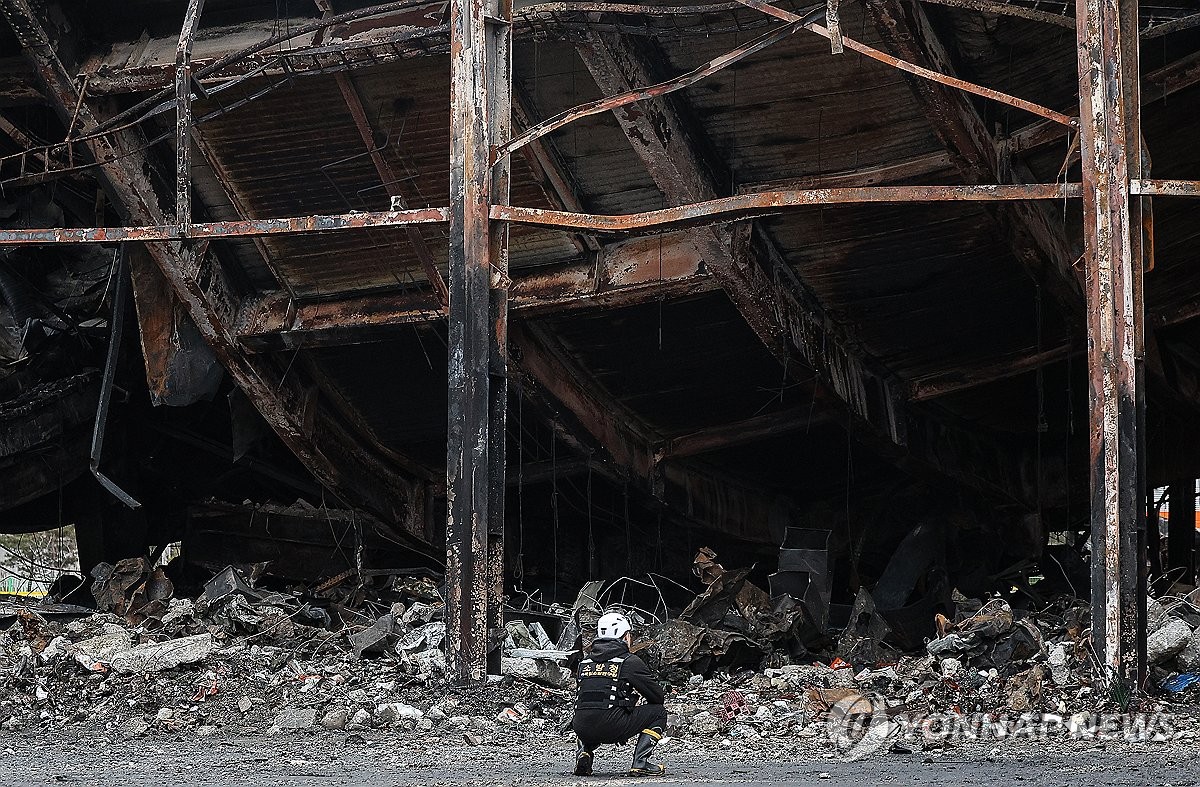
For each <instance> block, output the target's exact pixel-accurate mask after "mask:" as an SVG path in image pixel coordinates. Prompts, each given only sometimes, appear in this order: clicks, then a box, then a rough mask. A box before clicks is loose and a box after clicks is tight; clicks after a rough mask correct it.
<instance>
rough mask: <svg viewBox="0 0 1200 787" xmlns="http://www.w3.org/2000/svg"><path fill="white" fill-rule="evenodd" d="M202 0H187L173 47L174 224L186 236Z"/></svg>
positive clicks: (189, 215)
mask: <svg viewBox="0 0 1200 787" xmlns="http://www.w3.org/2000/svg"><path fill="white" fill-rule="evenodd" d="M203 11H204V0H188V5H187V13H186V14H185V15H184V17H183V27H182V28H181V29H180V31H179V43H178V44H177V45H176V47H175V224H176V225H178V227H179V234H180V235H182V236H185V237H186V236H187V234H188V226H189V225H190V224H191V223H192V43H193V42H194V41H195V39H196V31H197V30H199V29H200V14H201V13H203Z"/></svg>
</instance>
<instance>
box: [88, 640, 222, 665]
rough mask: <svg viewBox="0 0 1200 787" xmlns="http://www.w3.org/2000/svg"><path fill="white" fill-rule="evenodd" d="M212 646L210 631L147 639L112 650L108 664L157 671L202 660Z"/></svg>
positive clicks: (211, 650) (213, 648)
mask: <svg viewBox="0 0 1200 787" xmlns="http://www.w3.org/2000/svg"><path fill="white" fill-rule="evenodd" d="M215 649H216V643H214V642H213V638H212V634H197V635H195V636H193V637H180V638H179V639H172V640H168V641H167V642H148V643H146V644H144V645H138V646H137V647H134V648H130V649H129V650H123V651H120V652H118V653H115V654H113V656H112V659H111V662H110V665H111V666H112V668H113V670H114V671H116V672H125V673H139V674H141V673H148V672H161V671H163V670H168V669H174V668H175V667H178V666H179V665H181V664H195V663H196V662H199V661H204V659H206V658H208V657H209V656H210V655H211V654H212V652H213V651H214V650H215Z"/></svg>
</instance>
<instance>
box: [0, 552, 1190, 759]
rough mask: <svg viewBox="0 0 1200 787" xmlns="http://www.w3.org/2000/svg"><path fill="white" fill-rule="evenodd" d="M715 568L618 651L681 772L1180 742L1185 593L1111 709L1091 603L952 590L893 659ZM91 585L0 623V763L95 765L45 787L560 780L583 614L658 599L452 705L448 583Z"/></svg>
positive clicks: (855, 627) (555, 633) (1171, 604)
mask: <svg viewBox="0 0 1200 787" xmlns="http://www.w3.org/2000/svg"><path fill="white" fill-rule="evenodd" d="M715 558H716V555H715V554H714V553H713V552H712V551H711V550H708V549H702V550H701V551H700V552H699V553H698V554H697V556H696V563H695V568H696V572H695V573H696V575H697V578H698V581H695V582H694V584H696V585H697V586H698V589H702V592H700V593H698V594H696V595H695V596H694V597H693V599H692V601H691V603H689V604H688V605H687V606H686V607H684V608H682V609H676V608H672V607H670V606H669V605H667V604H666V603H665V602H664V601H662V599H663V595H661V594H660V595H659V596H658V598H659V600H660V602H661V606H660V607H656V608H655V609H654V610H647V609H641V608H638V607H636V606H633V605H631V604H628V603H626V604H625V605H624V607H623V608H624V609H626V610H627V611H628V614H630V615H631V616H632V617H634V618H635V619H636V620H638V621H639V622H638V623H637V626H638V636H637V639H636V641H635V644H634V650H635V651H637V652H639V653H640V654H641V655H642V656H643V657H644V658H645V659H646V660H647V662H648V663H650V664H651V665H652V666H653V667H655V668H656V669H657V671H658V675H659V678H660V680H662V681H663V682H664V683H666V684H667V685H668V686H669V692H668V698H667V706H668V711H669V717H668V730H667V734H668V736H669V742H668V744H667V745H666V747H665V749H664V752H665V754H666V756H667V757H668V759H669V761H672V762H677V763H678V770H673V771H672V773H675V774H678V775H679V776H680V777H687V778H688V779H689V780H692V777H693V776H699V777H703V778H716V779H718V781H717V782H714V783H723V782H721V781H719V779H727V780H728V781H730V782H731V783H742V782H747V781H754V780H755V779H761V780H765V781H772V780H781V779H785V778H786V779H792V778H793V777H799V778H820V776H819V774H820V773H822V772H827V773H829V774H830V778H848V777H849V776H850V775H851V774H853V773H855V772H856V771H853V770H845V769H842V768H841V766H842V765H843V764H845V763H848V762H849V763H853V762H859V763H870V764H869V765H860V766H858V767H869V768H871V769H872V773H883V772H892V773H893V775H894V777H895V778H897V779H902V780H907V779H908V778H909V777H910V775H911V777H912V778H923V777H922V774H923V773H925V772H926V771H929V770H930V767H931V766H933V769H934V770H937V771H938V772H939V773H941V775H940V776H938V777H936V778H935V779H934V781H936V780H937V779H946V778H947V777H946V776H945V773H944V772H943V771H945V769H946V768H950V769H951V770H953V768H957V767H959V766H963V765H964V764H966V763H980V764H984V767H985V772H986V768H988V767H992V764H993V763H996V762H1000V761H1003V760H1005V759H1006V758H1010V757H1012V758H1016V759H1022V758H1027V757H1029V756H1030V753H1031V749H1030V748H1029V747H1030V745H1032V744H1040V745H1042V746H1045V747H1048V748H1047V749H1046V751H1049V752H1051V753H1056V754H1053V755H1052V756H1050V757H1048V758H1047V757H1043V758H1042V759H1040V760H1039V762H1038V768H1039V769H1041V771H1040V772H1042V773H1044V774H1046V775H1047V777H1049V776H1050V775H1052V774H1053V769H1052V768H1051V767H1050V765H1051V764H1052V763H1053V762H1054V759H1053V756H1058V755H1061V756H1063V757H1068V756H1071V757H1073V756H1077V755H1078V753H1079V752H1088V753H1089V754H1088V756H1089V758H1090V757H1091V756H1092V753H1094V752H1096V751H1104V752H1110V753H1112V752H1129V753H1130V756H1132V755H1133V753H1134V752H1143V750H1145V749H1146V748H1147V747H1149V749H1150V750H1151V752H1152V754H1151V755H1150V756H1151V757H1157V758H1161V759H1162V760H1163V761H1164V762H1166V761H1167V760H1169V759H1170V758H1171V757H1174V756H1176V755H1175V753H1176V752H1177V751H1178V749H1179V747H1180V746H1188V747H1191V746H1194V745H1195V741H1196V738H1197V735H1200V712H1198V711H1200V685H1196V684H1197V682H1198V676H1197V671H1200V607H1198V606H1197V604H1196V601H1197V599H1196V598H1195V596H1196V594H1195V593H1192V594H1190V595H1188V596H1186V597H1185V596H1164V598H1163V599H1162V601H1161V602H1160V601H1151V602H1150V605H1149V613H1148V618H1149V623H1150V630H1151V633H1150V637H1149V654H1148V658H1149V661H1150V662H1152V663H1153V664H1154V665H1155V667H1154V668H1153V672H1152V678H1153V685H1152V689H1153V690H1152V692H1151V693H1148V694H1144V695H1138V696H1133V695H1130V694H1121V693H1119V692H1113V691H1111V690H1107V689H1105V688H1103V687H1102V686H1101V685H1100V684H1099V683H1097V682H1096V681H1095V679H1094V674H1095V671H1094V658H1093V657H1091V656H1090V654H1089V644H1088V642H1087V640H1086V637H1084V636H1083V632H1084V631H1085V630H1086V627H1087V616H1088V614H1089V610H1088V606H1087V605H1086V604H1084V603H1081V602H1079V601H1078V600H1075V599H1073V598H1071V597H1067V596H1061V597H1058V598H1057V599H1056V600H1054V601H1053V602H1051V603H1050V604H1048V605H1046V606H1044V607H1041V608H1038V609H1031V608H1029V607H1028V605H1027V604H1026V605H1021V604H1017V605H1016V608H1015V609H1014V606H1013V605H1012V604H1010V603H1009V601H1008V600H1006V599H1003V598H999V597H993V598H990V599H987V600H971V599H967V598H965V597H962V596H961V595H958V594H955V596H954V611H953V613H952V614H950V615H946V614H942V613H937V614H936V615H935V616H934V618H933V619H932V620H930V621H927V624H928V628H929V629H930V630H931V631H933V632H934V635H933V636H931V637H929V638H926V641H924V642H923V643H922V644H921V645H920V647H917V648H907V649H905V648H902V647H901V646H899V645H897V644H896V643H897V641H898V638H897V636H896V635H895V634H894V632H892V631H891V630H890V628H889V627H888V626H887V624H886V622H885V621H884V620H883V618H882V615H881V614H880V613H878V612H877V611H876V610H875V608H874V602H873V601H872V600H871V595H870V594H865V595H860V597H859V600H858V602H857V603H856V605H855V608H854V610H853V613H852V616H851V623H850V624H849V625H847V626H845V628H844V629H842V630H841V632H840V634H839V635H838V636H829V635H827V634H823V633H821V632H816V631H814V630H813V627H812V624H811V616H809V615H807V614H792V615H788V614H785V612H786V610H788V609H792V608H795V609H797V610H802V609H807V607H806V606H805V605H804V604H803V603H798V604H783V603H781V602H780V601H779V600H778V599H777V600H776V601H775V602H773V603H768V604H766V605H763V604H762V603H761V600H762V599H763V598H766V594H765V592H764V591H762V590H761V589H760V588H758V587H757V586H756V585H754V584H753V583H752V582H750V581H749V580H748V579H747V578H746V575H747V573H748V572H747V571H744V570H734V571H726V570H725V569H724V568H723V567H722V566H721V564H719V563H717V562H716V560H715ZM94 573H95V581H94V582H93V584H92V585H91V586H90V588H87V587H81V588H79V589H77V590H76V591H74V592H73V593H71V595H70V596H68V599H70V598H74V599H75V600H83V599H84V596H83V595H82V594H83V593H85V592H88V591H90V596H91V599H90V601H91V602H92V603H94V604H95V605H96V606H98V607H99V608H100V609H103V610H105V611H96V610H94V609H88V608H86V607H82V606H77V605H74V604H70V603H48V602H41V603H34V602H30V601H28V600H26V601H24V602H17V601H6V602H4V603H3V604H2V605H0V628H2V630H3V633H2V637H0V728H3V730H5V733H6V739H7V740H8V741H10V743H9V744H8V748H9V749H11V752H10V753H9V755H8V758H9V760H10V761H14V762H16V761H19V760H20V758H21V757H23V756H26V755H24V754H22V751H23V750H22V748H21V747H22V746H28V745H29V741H31V740H43V739H44V740H59V741H62V742H63V743H64V745H66V750H69V749H70V747H71V746H72V745H76V744H77V743H79V742H82V741H86V740H95V741H101V740H102V741H103V746H102V748H103V750H104V751H105V752H106V753H105V755H104V756H103V757H101V758H99V759H98V760H97V759H91V760H89V762H87V763H72V762H71V761H70V760H69V759H67V760H63V763H64V764H63V765H62V766H54V765H52V762H47V763H46V765H45V766H44V768H45V770H44V771H43V772H45V773H47V774H52V775H60V776H62V777H63V778H64V779H66V780H74V779H80V780H82V781H89V780H93V779H96V778H98V774H101V773H103V772H104V771H103V769H101V766H100V765H99V764H98V763H108V764H109V767H111V768H113V769H115V770H116V772H117V773H118V774H120V778H118V781H120V780H122V779H124V777H126V776H128V777H129V778H130V779H131V780H132V779H134V778H136V775H137V774H138V773H141V772H142V770H141V769H143V768H147V767H148V765H147V763H148V762H153V761H154V759H155V758H156V757H158V756H160V755H161V753H162V752H174V751H176V747H177V746H178V745H183V746H185V747H195V749H196V751H197V752H203V756H200V757H197V758H195V759H191V758H178V757H177V758H176V761H175V765H174V768H175V769H176V772H178V773H180V774H182V775H184V776H185V777H186V778H193V777H194V778H195V780H196V782H197V783H201V782H203V781H205V780H208V779H214V778H216V777H214V773H213V772H212V771H210V770H208V769H206V768H202V767H200V763H202V762H205V761H211V758H212V757H213V756H214V753H219V752H226V753H228V754H229V756H230V757H231V759H230V760H229V761H228V762H226V761H224V760H222V762H223V763H224V765H223V766H222V767H233V766H237V767H242V766H244V765H245V764H249V763H254V764H255V765H256V766H257V764H258V763H260V762H261V763H265V765H264V767H265V768H266V769H268V770H269V771H270V772H271V773H273V774H276V775H277V776H278V779H279V781H280V782H281V783H286V782H287V780H288V779H289V778H293V779H302V778H317V777H320V778H328V779H332V780H333V782H332V783H336V782H337V780H338V779H344V778H348V777H349V776H351V775H353V773H355V772H356V770H355V769H356V766H355V765H354V764H355V763H361V762H364V761H369V762H370V764H371V767H372V768H374V769H375V770H374V771H373V774H374V775H373V776H372V775H368V776H367V777H365V778H366V779H367V783H370V779H372V778H378V779H379V780H383V779H395V778H396V774H397V773H400V774H403V779H411V780H420V779H422V778H426V776H428V774H424V775H423V772H424V770H427V769H431V768H432V769H436V771H437V774H438V776H437V778H436V779H431V782H446V783H457V781H459V780H461V781H475V782H478V781H479V780H480V779H481V778H482V779H483V780H484V781H485V782H486V781H487V780H488V779H489V778H491V779H493V780H499V781H502V782H503V781H533V782H534V783H536V782H537V780H538V779H541V778H551V777H554V776H555V775H556V774H558V775H561V774H560V771H563V772H565V767H566V766H565V765H563V763H564V762H566V759H567V757H568V754H569V753H568V749H569V748H570V747H571V746H572V745H573V737H572V734H571V733H569V732H568V731H567V726H568V723H569V721H570V718H571V714H572V703H573V700H574V692H573V689H574V681H573V679H572V677H571V669H570V668H571V667H572V666H573V665H574V663H575V662H576V661H577V660H578V658H579V653H580V649H581V648H582V647H585V646H586V644H587V642H588V641H589V640H590V635H589V632H590V631H591V630H592V627H593V626H594V622H595V620H596V618H597V617H598V615H599V612H600V610H601V609H602V608H611V607H613V606H614V605H617V606H620V604H619V603H618V602H617V600H618V599H620V598H626V599H627V598H628V597H629V596H630V595H631V593H632V590H631V585H632V586H633V587H634V588H635V589H640V590H641V591H643V592H645V591H646V589H647V588H653V587H654V586H655V585H654V582H655V578H654V577H653V576H648V577H646V578H645V579H644V580H640V579H636V578H620V579H618V580H615V581H613V582H609V583H589V584H586V585H584V587H583V589H582V590H581V591H580V593H579V596H578V598H577V599H576V600H575V601H574V603H573V604H571V605H555V604H537V603H536V602H535V601H534V600H533V599H527V601H526V604H525V607H524V608H515V607H510V608H509V609H508V610H507V617H508V618H509V622H508V623H507V626H506V629H505V637H504V641H503V643H502V645H501V648H500V651H501V653H502V654H503V655H502V657H501V659H500V663H499V665H498V672H499V674H496V675H494V676H493V677H491V678H489V680H488V682H487V683H486V684H485V685H484V686H482V687H474V688H463V687H457V686H452V685H450V684H449V683H448V682H447V680H446V676H445V673H444V670H445V658H444V654H443V650H442V648H443V646H444V634H445V621H444V615H445V604H444V602H443V593H444V586H440V585H439V582H438V581H437V579H436V578H435V576H428V575H422V574H421V573H420V572H418V574H416V575H410V576H394V577H391V578H389V580H388V582H387V583H386V584H384V585H382V586H379V587H377V588H374V589H372V590H371V591H370V592H368V591H367V590H366V589H365V588H364V587H363V586H362V585H359V584H355V583H346V585H345V586H337V585H333V586H327V587H324V588H319V589H316V590H313V589H306V588H303V587H300V586H293V587H289V586H287V585H281V584H279V583H272V582H271V581H270V577H267V578H266V579H264V578H262V577H258V576H256V575H255V574H256V572H255V571H254V570H253V567H251V570H248V571H247V570H243V569H240V568H235V567H232V566H231V567H228V568H226V569H225V570H223V571H221V572H218V573H217V574H216V575H215V576H213V577H212V578H211V579H209V580H208V581H207V582H206V583H205V584H204V585H203V587H202V588H201V589H200V591H199V592H198V593H197V594H195V596H194V597H189V596H187V595H185V594H182V593H179V594H178V595H177V594H176V591H175V588H174V585H173V583H172V582H171V580H170V579H169V578H168V577H167V576H166V573H165V572H164V571H163V569H161V568H157V569H153V570H151V569H149V564H148V563H147V562H146V561H144V560H142V559H133V560H127V561H122V562H121V563H119V564H117V565H116V566H108V565H106V564H102V565H101V566H100V567H99V568H98V570H97V571H96V572H94ZM260 581H261V582H262V583H263V586H258V583H259V582H260ZM659 581H661V580H659ZM269 584H274V585H276V588H275V589H268V587H266V585H269ZM789 598H790V597H789ZM768 600H769V599H768ZM1014 603H1015V599H1014ZM371 610H386V611H382V612H381V614H378V615H373V614H370V611H371ZM781 610H782V611H781ZM201 739H211V745H209V744H208V743H204V742H202V741H201ZM228 747H233V748H228ZM134 753H137V754H136V755H135V754H134ZM627 757H628V751H625V750H621V751H616V750H614V749H611V748H610V749H609V750H608V751H605V752H604V753H603V754H602V755H601V761H602V763H603V765H602V768H601V771H602V772H603V769H604V768H611V769H613V771H614V772H615V771H616V770H620V769H622V768H624V767H625V759H626V758H627ZM713 757H715V758H717V762H720V763H726V765H723V766H722V769H721V770H720V771H719V773H718V774H717V775H714V774H713V772H712V769H711V767H710V766H709V765H706V763H708V762H710V759H711V758H713ZM259 758H262V759H259ZM1144 758H1145V755H1143V754H1138V755H1137V757H1136V759H1137V760H1138V761H1139V762H1142V761H1144ZM110 759H111V762H109V760H110ZM484 760H487V761H489V762H490V761H496V762H498V763H499V764H498V766H497V770H496V772H495V773H496V774H497V775H496V776H493V777H487V776H484V775H483V774H484V773H486V772H487V769H480V768H479V763H480V762H482V761H484ZM185 762H186V763H187V765H188V767H187V768H184V763H185ZM1117 762H1118V761H1117V760H1114V761H1113V766H1114V767H1115V766H1116V764H1117ZM1144 767H1145V766H1144ZM55 768H60V769H65V770H63V772H62V773H58V771H56V770H55ZM762 768H765V769H766V770H765V771H761V770H760V769H762ZM880 768H882V769H883V771H880V770H879V769H880ZM456 769H458V770H456ZM218 771H219V769H218ZM809 771H812V772H811V773H810V772H809ZM1038 772H1039V771H1038V770H1036V769H1035V771H1034V772H1032V773H1031V774H1029V778H1030V779H1032V780H1035V781H1036V779H1037V773H1038ZM972 773H973V774H975V771H972ZM306 774H307V776H306ZM926 775H927V774H926ZM1155 778H1156V779H1157V778H1158V777H1157V776H1156V777H1155ZM403 779H401V780H402V781H403ZM951 781H953V780H951ZM1165 781H1171V780H1169V779H1167V780H1165ZM360 783H361V782H360ZM954 783H958V782H954ZM1172 783H1186V782H1172Z"/></svg>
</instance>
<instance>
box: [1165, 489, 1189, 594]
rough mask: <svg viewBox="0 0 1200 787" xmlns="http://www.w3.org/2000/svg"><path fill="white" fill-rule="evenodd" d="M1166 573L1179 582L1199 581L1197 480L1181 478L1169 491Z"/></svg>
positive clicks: (1187, 583)
mask: <svg viewBox="0 0 1200 787" xmlns="http://www.w3.org/2000/svg"><path fill="white" fill-rule="evenodd" d="M1168 496H1169V497H1168V499H1169V500H1170V501H1171V516H1170V518H1168V519H1167V567H1166V573H1167V574H1168V575H1169V576H1170V577H1171V579H1173V580H1175V581H1176V582H1182V583H1183V584H1185V585H1192V584H1195V582H1196V479H1194V478H1181V479H1179V480H1177V481H1175V482H1174V483H1172V484H1171V486H1170V488H1169V492H1168Z"/></svg>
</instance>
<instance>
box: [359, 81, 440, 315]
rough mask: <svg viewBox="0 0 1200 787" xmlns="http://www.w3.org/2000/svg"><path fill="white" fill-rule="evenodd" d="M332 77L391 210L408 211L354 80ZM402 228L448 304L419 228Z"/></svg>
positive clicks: (430, 254)
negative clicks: (377, 143)
mask: <svg viewBox="0 0 1200 787" xmlns="http://www.w3.org/2000/svg"><path fill="white" fill-rule="evenodd" d="M335 78H336V79H337V83H338V89H339V90H341V92H342V99H343V100H344V101H345V102H346V108H347V109H348V110H349V111H350V117H351V118H353V119H354V127H355V128H357V129H358V135H359V136H360V137H362V141H363V144H364V145H366V147H367V151H368V152H369V153H370V156H371V163H372V164H374V165H375V171H376V172H377V173H378V174H379V179H380V181H382V183H383V189H384V191H385V192H386V193H387V195H388V196H389V197H391V199H392V209H393V210H395V209H399V210H408V199H407V196H406V195H405V194H404V189H402V188H401V187H400V178H398V177H396V173H395V172H394V171H393V170H392V165H391V164H389V163H388V161H387V159H386V158H384V156H383V151H382V150H380V149H379V147H378V146H377V145H376V144H375V129H373V128H372V127H371V121H370V119H369V118H368V117H367V111H366V109H365V108H364V107H363V103H362V96H361V95H359V92H358V88H357V87H356V86H355V85H354V79H353V78H352V77H351V76H350V75H349V74H348V73H346V72H344V71H339V72H338V73H337V74H336V75H335ZM404 229H405V232H406V233H407V235H408V242H409V245H411V246H412V250H413V254H415V255H416V257H417V260H418V261H420V263H421V270H423V271H425V278H426V279H428V281H429V283H430V284H431V285H432V286H433V289H434V290H435V291H436V292H437V294H438V298H439V299H440V300H441V302H442V303H443V304H445V303H447V302H449V299H450V291H449V290H448V289H447V288H446V281H445V279H443V278H442V274H441V272H439V271H438V268H437V263H436V262H435V261H434V259H433V252H432V251H430V249H429V244H427V243H426V242H425V238H424V236H423V235H421V228H420V227H418V226H416V225H415V224H410V225H408V226H406V227H405V228H404Z"/></svg>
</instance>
